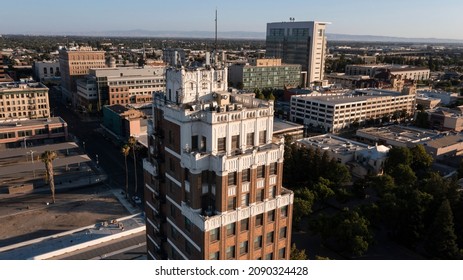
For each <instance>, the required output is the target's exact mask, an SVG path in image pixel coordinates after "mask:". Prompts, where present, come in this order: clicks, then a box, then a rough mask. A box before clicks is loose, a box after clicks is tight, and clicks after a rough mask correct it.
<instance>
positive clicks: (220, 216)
mask: <svg viewBox="0 0 463 280" xmlns="http://www.w3.org/2000/svg"><path fill="white" fill-rule="evenodd" d="M166 78H167V91H166V93H156V94H155V96H154V103H153V104H154V108H153V111H154V114H153V115H154V118H153V122H152V123H151V124H150V125H149V129H148V130H149V149H148V150H149V155H148V158H146V159H144V161H143V167H144V176H145V196H144V197H145V200H146V203H145V212H146V221H147V223H146V232H147V247H148V258H149V259H200V260H202V259H205V260H218V259H220V260H225V259H289V254H290V244H291V243H290V242H291V220H292V204H293V193H292V192H291V191H289V190H286V189H284V188H283V187H282V171H283V153H284V142H283V141H282V139H280V140H279V141H277V142H273V140H272V134H273V111H274V108H273V102H272V101H264V100H259V99H255V98H254V94H236V93H229V92H226V91H225V89H226V87H227V69H226V68H224V69H220V68H216V67H211V68H209V67H208V68H197V69H189V70H186V69H184V68H182V69H174V68H171V69H168V70H167V73H166Z"/></svg>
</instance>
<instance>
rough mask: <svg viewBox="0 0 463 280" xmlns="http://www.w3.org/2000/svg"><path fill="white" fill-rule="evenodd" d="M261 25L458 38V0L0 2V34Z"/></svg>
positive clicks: (261, 28)
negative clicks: (323, 25)
mask: <svg viewBox="0 0 463 280" xmlns="http://www.w3.org/2000/svg"><path fill="white" fill-rule="evenodd" d="M215 9H217V10H218V18H219V19H218V29H219V31H253V32H265V31H266V23H268V22H281V21H288V20H289V18H290V17H293V18H295V19H296V21H324V22H331V24H330V25H329V26H328V28H327V32H328V33H337V34H352V35H377V36H395V37H408V38H442V39H463V29H462V27H463V16H462V11H463V1H461V0H440V1H437V0H387V1H375V0H316V1H315V0H278V1H274V0H215V1H214V0H195V1H191V0H163V1H160V0H78V1H76V0H73V1H71V0H59V1H58V0H40V1H37V0H20V1H2V3H1V5H0V34H56V33H59V34H66V32H89V31H99V32H100V31H116V30H117V31H126V30H133V29H143V30H150V31H213V30H214V18H215Z"/></svg>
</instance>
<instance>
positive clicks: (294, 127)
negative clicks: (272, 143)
mask: <svg viewBox="0 0 463 280" xmlns="http://www.w3.org/2000/svg"><path fill="white" fill-rule="evenodd" d="M280 136H284V137H285V138H287V139H289V138H291V140H293V141H295V140H298V139H301V138H303V137H304V126H303V125H300V124H297V123H293V122H288V121H284V120H281V119H278V118H274V119H273V137H274V138H279V137H280Z"/></svg>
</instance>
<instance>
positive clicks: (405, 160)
mask: <svg viewBox="0 0 463 280" xmlns="http://www.w3.org/2000/svg"><path fill="white" fill-rule="evenodd" d="M412 160H413V156H412V153H411V151H410V149H408V148H405V147H393V148H392V149H390V150H389V153H388V158H387V160H386V163H385V171H386V173H389V174H390V172H391V171H392V169H394V168H395V167H396V166H397V165H399V164H404V165H410V164H411V163H412Z"/></svg>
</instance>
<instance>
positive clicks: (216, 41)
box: [215, 8, 217, 53]
mask: <svg viewBox="0 0 463 280" xmlns="http://www.w3.org/2000/svg"><path fill="white" fill-rule="evenodd" d="M215 53H217V8H216V9H215Z"/></svg>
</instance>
